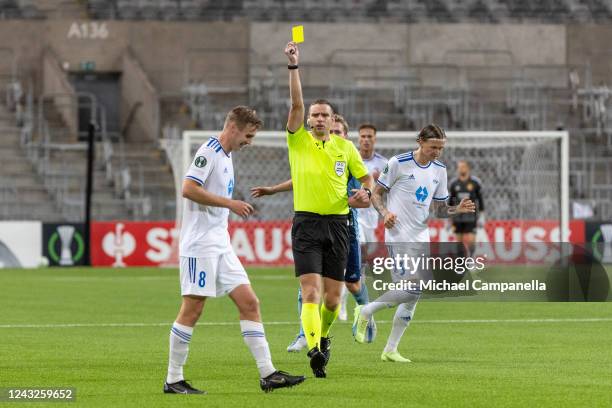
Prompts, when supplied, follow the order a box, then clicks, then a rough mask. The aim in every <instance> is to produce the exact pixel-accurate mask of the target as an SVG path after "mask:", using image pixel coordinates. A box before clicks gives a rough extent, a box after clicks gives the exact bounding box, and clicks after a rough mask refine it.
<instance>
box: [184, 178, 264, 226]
mask: <svg viewBox="0 0 612 408" xmlns="http://www.w3.org/2000/svg"><path fill="white" fill-rule="evenodd" d="M182 192H183V197H185V198H187V199H189V200H191V201H193V202H196V203H198V204H202V205H209V206H211V207H223V208H229V210H230V211H231V212H233V213H234V214H236V215H239V216H240V217H243V218H246V217H248V216H249V215H251V214H252V213H253V206H252V205H251V204H249V203H247V202H244V201H240V200H232V199H231V198H227V197H221V196H220V195H217V194H213V193H211V192H210V191H207V190H205V189H204V188H202V186H201V185H200V184H198V183H197V182H195V181H193V180H189V179H185V180H184V181H183V190H182Z"/></svg>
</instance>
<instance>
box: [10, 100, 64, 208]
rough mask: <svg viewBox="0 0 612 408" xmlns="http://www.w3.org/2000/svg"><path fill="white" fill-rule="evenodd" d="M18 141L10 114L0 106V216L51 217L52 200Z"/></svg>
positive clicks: (16, 131)
mask: <svg viewBox="0 0 612 408" xmlns="http://www.w3.org/2000/svg"><path fill="white" fill-rule="evenodd" d="M19 141H20V129H19V128H18V127H17V126H16V123H15V119H14V116H13V114H12V113H11V112H9V111H8V110H7V109H6V107H5V106H4V105H0V163H2V172H0V218H1V219H5V220H6V219H10V220H29V219H42V220H55V219H56V217H57V215H56V214H57V210H56V208H55V206H54V205H53V201H52V200H51V197H50V196H49V194H48V193H47V190H46V189H45V186H44V184H43V183H42V181H41V180H40V178H39V177H38V175H37V174H36V172H35V170H34V167H33V166H32V163H30V161H29V160H28V158H27V157H26V155H25V154H24V152H23V151H22V150H21V148H20V143H19Z"/></svg>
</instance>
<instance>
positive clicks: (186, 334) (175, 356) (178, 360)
mask: <svg viewBox="0 0 612 408" xmlns="http://www.w3.org/2000/svg"><path fill="white" fill-rule="evenodd" d="M192 334H193V327H189V326H184V325H182V324H180V323H177V322H174V323H173V324H172V328H171V329H170V359H169V360H170V361H169V363H168V376H167V377H166V382H167V383H168V384H172V383H175V382H179V381H181V380H184V377H183V366H184V365H185V362H186V361H187V355H188V354H189V342H190V341H191V335H192Z"/></svg>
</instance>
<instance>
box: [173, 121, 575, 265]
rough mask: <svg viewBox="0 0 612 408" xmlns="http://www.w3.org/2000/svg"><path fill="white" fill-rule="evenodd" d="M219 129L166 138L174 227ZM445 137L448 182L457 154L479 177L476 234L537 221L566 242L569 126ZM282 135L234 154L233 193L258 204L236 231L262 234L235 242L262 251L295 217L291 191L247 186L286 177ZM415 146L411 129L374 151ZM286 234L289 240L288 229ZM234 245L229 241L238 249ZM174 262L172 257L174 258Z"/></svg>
mask: <svg viewBox="0 0 612 408" xmlns="http://www.w3.org/2000/svg"><path fill="white" fill-rule="evenodd" d="M353 133H354V135H353V136H354V137H353V138H352V140H353V141H354V142H355V143H357V139H356V132H353ZM218 134H219V132H218V131H186V132H184V133H183V135H182V139H181V140H165V141H164V146H165V149H166V152H167V154H168V158H169V160H170V162H171V164H172V169H173V172H174V179H175V185H176V191H177V194H176V197H177V205H176V208H177V211H176V213H177V216H176V222H177V228H178V227H180V221H181V211H182V203H181V200H182V198H181V192H180V190H181V185H182V180H183V176H184V174H185V172H186V169H187V168H188V166H189V164H190V162H191V160H192V159H193V157H194V155H195V152H196V151H197V149H198V148H199V147H200V145H201V144H202V143H205V142H206V141H207V140H208V138H210V137H211V136H217V135H218ZM447 136H448V140H447V143H446V147H445V148H444V152H443V155H442V157H441V159H440V161H442V162H443V163H444V164H446V166H447V172H448V177H449V181H450V179H452V178H454V177H455V173H456V164H457V161H459V160H466V161H467V162H468V163H469V164H470V165H471V167H472V175H474V176H476V177H478V178H479V179H480V180H481V181H482V185H483V199H484V202H485V209H486V219H487V222H486V226H485V229H484V230H483V231H479V232H478V234H479V235H478V236H477V239H478V240H483V239H484V240H489V241H491V242H501V241H520V242H528V241H530V240H531V239H534V237H532V236H530V234H529V232H528V230H529V228H527V227H529V226H532V225H536V224H537V225H539V226H540V230H538V234H540V235H541V234H542V233H544V234H546V235H547V236H546V237H541V236H536V237H535V239H538V240H539V239H541V240H542V241H548V242H561V241H567V239H568V236H569V174H568V171H569V165H568V162H569V150H568V133H567V132H563V131H561V132H560V131H526V132H518V131H517V132H514V131H513V132H502V131H491V132H482V131H456V132H447ZM285 137H286V135H285V133H284V132H275V131H272V132H270V131H262V132H258V133H257V136H256V138H255V141H254V143H253V145H252V146H249V147H247V148H244V149H243V150H241V151H239V152H236V153H234V154H233V159H234V174H235V188H234V198H236V199H240V200H245V201H248V202H251V203H252V204H253V205H254V207H255V210H256V213H255V214H254V216H253V217H252V218H251V221H249V222H245V223H243V224H244V225H242V227H243V228H246V229H247V231H246V232H245V231H242V230H241V234H242V235H244V237H242V235H241V238H242V239H245V240H250V241H252V240H257V239H263V240H264V242H250V243H239V244H238V245H241V244H245V245H246V244H250V245H251V246H252V248H255V249H256V248H257V246H260V247H262V248H263V252H266V251H268V252H270V251H271V249H270V248H269V247H270V246H271V245H273V244H272V243H270V242H267V241H266V239H268V240H270V239H272V238H271V237H270V231H269V229H270V228H271V227H273V226H274V225H278V226H282V228H281V235H282V237H281V238H280V239H281V240H283V241H284V245H285V244H287V242H286V241H287V237H286V235H287V234H286V233H287V230H286V229H287V225H290V220H291V218H292V216H293V195H292V194H291V193H290V192H289V193H279V194H276V195H274V196H269V197H263V198H259V199H251V198H250V189H251V188H252V187H255V186H271V185H274V184H277V183H280V182H283V181H285V180H287V179H289V178H290V171H289V162H288V156H287V146H286V140H285ZM416 147H417V143H416V132H415V131H405V132H378V134H377V142H376V151H377V152H378V153H380V154H382V155H383V156H385V157H387V158H391V157H392V156H394V155H397V154H399V153H403V152H407V151H411V150H415V149H416ZM232 221H233V222H234V224H237V225H238V224H240V221H241V220H240V219H239V218H238V217H235V216H234V215H233V214H232V215H231V218H230V222H232ZM430 225H431V228H432V234H431V236H432V240H436V241H442V242H445V241H448V240H452V233H451V232H450V230H449V229H448V225H447V224H446V223H444V222H441V221H439V220H432V222H431V224H430ZM253 228H263V230H264V231H263V233H260V234H259V235H260V237H259V238H258V236H257V234H254V233H253V231H249V229H253ZM230 229H231V228H230ZM379 229H380V231H379V234H378V235H379V237H380V238H382V228H379ZM542 229H543V230H544V232H542ZM255 232H257V231H255ZM272 235H273V234H272ZM288 241H289V245H290V236H289V239H288ZM236 245H237V244H236V242H234V247H235V248H236ZM255 249H253V251H254V250H255ZM277 252H278V251H277ZM239 255H240V254H239ZM175 256H176V254H175ZM254 258H257V256H254ZM285 260H287V258H285ZM173 261H174V262H176V259H174V260H173ZM255 263H257V262H255ZM264 263H265V262H264ZM281 263H282V262H281Z"/></svg>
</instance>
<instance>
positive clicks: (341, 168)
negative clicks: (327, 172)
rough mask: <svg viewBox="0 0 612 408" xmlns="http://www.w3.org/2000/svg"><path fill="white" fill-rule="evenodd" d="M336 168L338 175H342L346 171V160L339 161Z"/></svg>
mask: <svg viewBox="0 0 612 408" xmlns="http://www.w3.org/2000/svg"><path fill="white" fill-rule="evenodd" d="M334 169H335V170H336V174H337V175H338V176H341V175H343V174H344V171H345V170H346V162H343V161H337V162H336V165H335V166H334Z"/></svg>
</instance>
